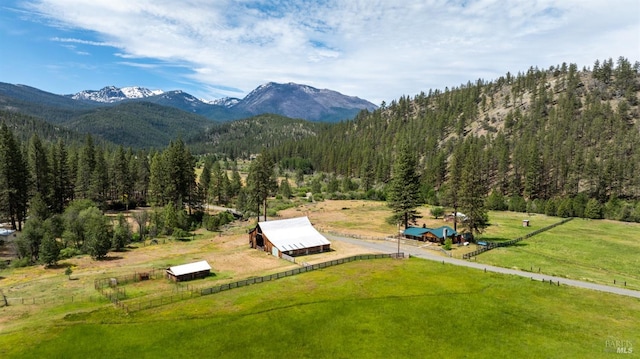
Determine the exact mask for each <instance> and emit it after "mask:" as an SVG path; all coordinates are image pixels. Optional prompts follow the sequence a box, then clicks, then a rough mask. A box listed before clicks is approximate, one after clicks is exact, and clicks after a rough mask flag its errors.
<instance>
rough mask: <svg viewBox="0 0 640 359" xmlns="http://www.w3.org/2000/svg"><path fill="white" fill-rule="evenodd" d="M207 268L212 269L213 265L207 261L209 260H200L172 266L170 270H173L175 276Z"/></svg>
mask: <svg viewBox="0 0 640 359" xmlns="http://www.w3.org/2000/svg"><path fill="white" fill-rule="evenodd" d="M205 270H211V266H210V265H209V263H207V261H200V262H195V263H189V264H182V265H179V266H175V267H170V268H169V269H168V271H169V272H171V273H172V274H173V275H175V276H181V275H184V274H189V273H196V272H202V271H205Z"/></svg>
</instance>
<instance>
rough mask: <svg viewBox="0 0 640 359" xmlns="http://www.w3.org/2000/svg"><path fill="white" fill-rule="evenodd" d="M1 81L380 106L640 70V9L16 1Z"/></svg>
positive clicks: (590, 1)
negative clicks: (479, 88) (293, 92)
mask: <svg viewBox="0 0 640 359" xmlns="http://www.w3.org/2000/svg"><path fill="white" fill-rule="evenodd" d="M0 46H1V49H2V55H0V82H8V83H15V84H25V85H29V86H33V87H37V88H40V89H42V90H45V91H49V92H53V93H58V94H69V93H75V92H78V91H81V90H86V89H94V90H97V89H100V88H102V87H104V86H108V85H115V86H118V87H124V86H143V87H147V88H150V89H152V90H155V89H162V90H165V91H168V90H176V89H180V90H184V91H186V92H189V93H191V94H193V95H195V96H198V97H201V98H203V99H209V100H211V99H216V98H221V97H225V96H231V97H244V96H245V95H246V94H247V93H248V92H249V91H251V90H253V89H254V88H255V87H257V86H259V85H260V84H263V83H266V82H269V81H275V82H296V83H301V84H307V85H311V86H314V87H317V88H328V89H332V90H336V91H340V92H342V93H344V94H347V95H351V96H358V97H361V98H365V99H367V100H370V101H372V102H374V103H376V104H380V103H381V101H383V100H384V101H387V102H389V101H391V100H393V99H397V98H399V97H400V96H402V95H411V96H413V95H415V94H418V93H419V92H420V91H425V92H427V91H428V90H429V89H444V88H445V87H453V86H458V85H460V84H462V83H466V82H467V81H469V80H471V81H475V80H476V79H478V78H483V79H485V80H493V79H496V78H498V77H500V76H502V75H504V74H505V73H506V72H507V71H510V72H512V73H517V72H519V71H523V72H524V71H526V70H527V69H528V68H529V67H530V66H538V67H540V68H548V67H549V66H552V65H558V64H561V63H562V62H567V63H577V64H578V66H579V68H582V67H583V66H587V67H589V66H591V65H592V64H593V62H594V61H595V60H596V59H600V60H602V59H606V58H609V57H612V58H613V59H614V60H615V59H617V57H619V56H624V57H626V58H628V59H629V60H631V61H632V62H635V61H640V2H639V1H637V0H616V1H602V0H598V1H596V0H561V1H553V0H523V1H515V0H514V1H499V0H449V1H445V0H419V1H414V0H403V1H388V0H342V1H338V0H315V1H312V0H289V1H287V0H237V1H232V0H181V1H171V0H8V1H3V2H2V4H1V5H0Z"/></svg>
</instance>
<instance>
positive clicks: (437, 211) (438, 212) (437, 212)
mask: <svg viewBox="0 0 640 359" xmlns="http://www.w3.org/2000/svg"><path fill="white" fill-rule="evenodd" d="M429 211H430V212H431V215H432V216H433V218H435V219H438V217H442V216H443V215H444V208H442V207H433V208H431V209H430V210H429Z"/></svg>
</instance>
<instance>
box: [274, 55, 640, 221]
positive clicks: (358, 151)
mask: <svg viewBox="0 0 640 359" xmlns="http://www.w3.org/2000/svg"><path fill="white" fill-rule="evenodd" d="M639 72H640V64H639V63H638V62H635V63H634V64H632V63H631V62H630V61H629V60H627V59H625V58H619V59H618V60H617V61H615V62H614V61H613V60H612V59H608V60H604V61H602V62H600V61H596V62H595V63H594V65H593V66H592V67H591V68H583V69H582V70H580V69H578V67H577V65H575V64H562V65H558V66H552V67H550V68H549V69H538V68H533V67H532V68H530V69H529V70H528V71H527V72H526V73H518V74H516V75H513V74H509V73H508V74H506V75H505V76H503V77H500V78H499V79H497V80H495V81H485V80H482V79H479V80H477V81H475V82H468V83H467V84H465V85H462V86H460V87H455V88H451V89H449V88H447V89H445V90H444V91H440V90H431V91H429V92H428V93H420V94H418V95H416V96H414V97H413V98H411V97H408V96H403V97H401V98H400V99H398V100H397V101H393V102H392V103H390V104H388V105H383V106H381V108H380V109H378V110H376V111H373V112H362V113H360V114H359V115H358V116H357V117H356V118H355V119H354V120H353V121H348V122H344V123H341V124H337V125H335V126H333V127H331V128H330V129H328V130H327V131H324V132H321V133H320V134H318V136H314V137H309V138H306V139H304V140H302V141H291V142H288V143H287V144H285V145H283V146H281V147H279V148H277V149H275V150H274V154H275V155H276V157H277V158H278V159H279V160H282V159H286V158H295V157H302V158H307V159H309V160H310V161H311V162H312V164H313V166H314V167H315V168H316V169H319V170H321V171H327V172H334V173H336V174H338V175H342V176H346V177H360V178H364V179H367V182H369V181H374V182H377V183H386V182H388V180H389V178H390V175H391V168H392V165H393V161H394V156H395V153H396V148H397V147H398V146H399V145H400V144H403V143H406V144H408V146H409V147H410V148H411V150H412V151H413V152H414V153H415V154H417V155H418V157H419V159H420V161H419V167H420V172H421V181H422V188H423V195H424V199H425V200H426V201H427V202H430V203H442V204H447V203H452V202H455V198H456V195H457V191H458V189H459V187H460V186H463V182H461V180H464V179H465V178H467V177H473V178H477V179H479V180H480V181H481V184H482V186H483V188H484V192H485V195H489V194H490V193H491V194H492V195H494V196H498V197H500V198H504V206H506V205H512V204H514V203H516V202H517V203H519V204H520V205H519V208H521V207H522V204H524V206H525V209H526V206H527V205H529V206H530V208H529V209H536V208H534V207H536V206H537V207H543V208H544V207H546V206H547V205H548V204H549V203H551V206H552V207H557V206H558V203H559V202H560V200H561V199H566V198H570V199H575V198H578V200H577V201H580V202H586V201H587V200H588V199H595V200H597V201H598V203H600V204H605V203H607V202H608V201H609V202H611V201H613V202H616V201H617V200H618V199H619V198H620V199H627V200H630V201H635V200H638V199H640V176H638V172H639V171H640V120H639V114H638V111H639V110H638V96H639V95H640V74H639ZM470 151H471V152H470ZM471 153H473V157H477V158H478V159H477V162H478V163H477V164H476V165H475V166H470V165H469V166H465V165H464V164H465V160H466V159H468V158H471V157H472V155H471ZM464 168H467V169H468V171H466V172H464V171H463V170H464ZM471 168H473V169H472V170H471ZM579 207H580V208H581V209H580V210H584V204H583V205H582V206H579ZM553 209H554V211H553V212H554V214H556V213H555V208H553ZM536 210H538V211H539V210H540V208H537V209H536ZM543 211H544V209H543ZM573 214H574V213H572V215H573ZM624 216H625V215H624V213H623V214H620V217H621V219H624Z"/></svg>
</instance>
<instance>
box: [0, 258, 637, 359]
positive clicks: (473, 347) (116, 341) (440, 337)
mask: <svg viewBox="0 0 640 359" xmlns="http://www.w3.org/2000/svg"><path fill="white" fill-rule="evenodd" d="M576 318H580V320H576ZM25 334H26V333H21V332H11V333H8V334H7V335H3V336H0V348H2V349H0V353H2V356H3V357H4V358H14V357H15V358H18V357H20V358H30V357H33V358H42V357H69V358H76V357H92V356H93V355H95V354H96V353H100V356H101V357H116V358H119V357H136V358H137V357H140V358H155V357H160V356H162V357H171V358H176V357H199V356H202V357H229V358H250V357H314V358H329V357H331V358H336V357H380V358H381V357H474V358H475V357H477V358H496V357H504V356H505V355H507V356H509V357H558V356H561V357H576V358H584V357H589V358H598V357H609V356H610V355H611V354H612V353H611V352H608V350H611V348H609V347H608V343H609V342H610V341H611V340H619V341H626V342H629V343H631V344H632V345H636V346H637V345H638V343H639V342H640V301H639V300H637V299H632V298H626V297H621V296H615V295H609V294H603V293H598V292H593V291H585V290H579V289H575V288H570V287H565V286H561V287H557V286H547V285H544V284H542V283H540V282H532V281H530V280H528V279H526V278H516V277H511V276H504V275H498V274H491V273H483V272H479V271H476V270H472V269H467V268H460V267H454V266H450V265H442V264H439V263H435V262H430V261H423V260H419V259H410V260H370V261H358V262H353V263H348V264H344V265H341V266H336V267H331V268H326V269H323V270H321V271H316V272H310V273H305V274H301V275H298V276H294V277H288V278H285V279H281V280H278V281H275V282H268V283H264V284H259V285H253V286H249V287H243V288H239V289H234V290H230V291H227V292H223V293H219V294H216V295H210V296H205V297H200V298H195V299H190V300H186V301H183V302H178V303H175V304H172V305H167V306H163V307H159V308H154V309H152V310H149V311H141V312H136V313H133V314H130V315H125V314H124V313H122V312H120V311H118V310H117V309H115V308H113V307H112V306H110V305H106V306H103V307H101V308H99V309H96V310H93V311H86V312H77V313H75V314H72V315H68V316H66V317H64V318H63V319H58V320H56V321H54V322H53V323H48V324H46V325H42V326H40V327H39V328H37V329H36V330H34V331H32V332H30V333H29V334H28V335H25ZM636 348H637V347H635V348H634V349H636ZM614 350H615V349H614Z"/></svg>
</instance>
